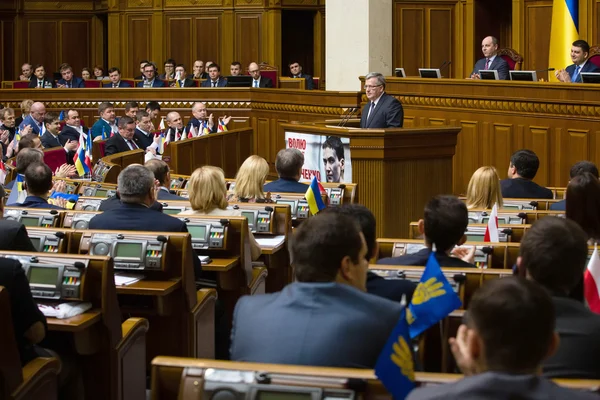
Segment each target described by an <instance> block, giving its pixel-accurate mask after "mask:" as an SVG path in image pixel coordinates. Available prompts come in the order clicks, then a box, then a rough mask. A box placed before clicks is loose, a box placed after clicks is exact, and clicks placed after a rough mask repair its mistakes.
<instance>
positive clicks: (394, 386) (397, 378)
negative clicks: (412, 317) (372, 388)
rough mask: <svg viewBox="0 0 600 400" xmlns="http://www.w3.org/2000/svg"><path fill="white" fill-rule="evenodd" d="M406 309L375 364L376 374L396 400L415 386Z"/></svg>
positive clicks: (404, 395) (403, 396) (402, 397)
mask: <svg viewBox="0 0 600 400" xmlns="http://www.w3.org/2000/svg"><path fill="white" fill-rule="evenodd" d="M405 310H406V309H403V310H402V314H401V315H400V320H399V321H398V324H397V325H396V327H395V328H394V330H393V331H392V334H391V335H390V337H389V339H388V341H387V343H386V344H385V346H384V347H383V350H382V351H381V353H380V354H379V358H378V359H377V364H375V375H377V378H378V379H379V380H380V381H381V383H383V386H385V388H386V389H387V390H388V391H389V392H390V393H391V394H392V395H393V396H394V399H395V400H397V399H404V398H405V397H406V396H407V395H408V393H410V391H411V390H413V389H414V387H415V366H414V362H413V354H412V351H411V349H410V337H409V331H408V323H407V322H406V312H405Z"/></svg>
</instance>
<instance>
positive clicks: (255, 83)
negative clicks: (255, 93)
mask: <svg viewBox="0 0 600 400" xmlns="http://www.w3.org/2000/svg"><path fill="white" fill-rule="evenodd" d="M248 72H249V73H250V76H251V77H252V87H253V88H272V87H273V81H272V80H271V78H267V77H266V76H261V75H260V67H259V66H258V64H257V63H255V62H252V63H250V65H248Z"/></svg>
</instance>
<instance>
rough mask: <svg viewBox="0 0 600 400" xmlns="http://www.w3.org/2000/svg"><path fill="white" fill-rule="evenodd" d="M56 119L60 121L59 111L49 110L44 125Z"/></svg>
mask: <svg viewBox="0 0 600 400" xmlns="http://www.w3.org/2000/svg"><path fill="white" fill-rule="evenodd" d="M54 121H60V120H59V119H58V114H57V113H54V112H49V113H46V115H44V125H46V124H51V123H53V122H54Z"/></svg>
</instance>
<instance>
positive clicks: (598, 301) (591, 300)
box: [583, 243, 600, 314]
mask: <svg viewBox="0 0 600 400" xmlns="http://www.w3.org/2000/svg"><path fill="white" fill-rule="evenodd" d="M583 286H584V293H585V300H586V301H587V303H588V306H589V307H590V310H592V311H593V312H595V313H597V314H600V258H599V257H598V245H597V243H594V252H593V253H592V257H590V262H588V265H587V269H586V270H585V274H584V278H583Z"/></svg>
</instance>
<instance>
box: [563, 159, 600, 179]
mask: <svg viewBox="0 0 600 400" xmlns="http://www.w3.org/2000/svg"><path fill="white" fill-rule="evenodd" d="M584 172H589V173H590V174H592V175H594V176H595V177H596V179H598V178H599V175H598V167H596V164H594V163H593V162H591V161H579V162H577V163H575V164H574V165H573V166H572V167H571V171H569V176H570V177H571V179H573V178H575V177H576V176H577V175H581V174H583V173H584Z"/></svg>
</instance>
